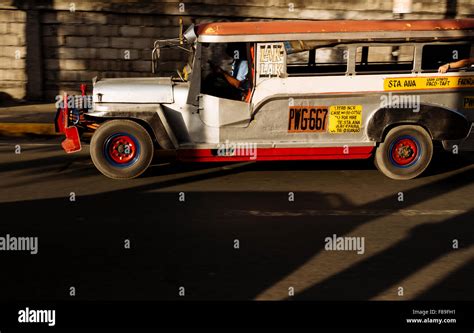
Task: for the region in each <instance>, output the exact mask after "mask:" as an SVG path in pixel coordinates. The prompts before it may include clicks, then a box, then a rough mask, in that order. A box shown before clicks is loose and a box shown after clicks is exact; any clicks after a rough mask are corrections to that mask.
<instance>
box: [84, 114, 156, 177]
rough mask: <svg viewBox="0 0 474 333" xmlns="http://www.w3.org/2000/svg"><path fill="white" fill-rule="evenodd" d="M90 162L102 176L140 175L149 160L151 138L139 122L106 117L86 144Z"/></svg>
mask: <svg viewBox="0 0 474 333" xmlns="http://www.w3.org/2000/svg"><path fill="white" fill-rule="evenodd" d="M90 152H91V158H92V162H93V163H94V165H95V166H96V168H97V169H98V170H99V171H100V172H102V173H103V174H104V175H105V176H107V177H109V178H113V179H131V178H135V177H138V176H140V175H141V174H142V173H143V172H145V170H146V169H147V168H148V167H149V165H150V163H151V161H152V159H153V153H154V148H153V141H152V139H151V137H150V135H149V134H148V132H147V131H146V129H145V128H143V127H142V126H141V125H140V124H138V123H136V122H134V121H131V120H109V121H106V122H105V123H103V124H102V125H100V126H99V128H98V129H97V130H96V131H95V133H94V135H93V136H92V139H91V143H90Z"/></svg>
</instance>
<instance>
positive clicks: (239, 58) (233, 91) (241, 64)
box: [203, 43, 250, 100]
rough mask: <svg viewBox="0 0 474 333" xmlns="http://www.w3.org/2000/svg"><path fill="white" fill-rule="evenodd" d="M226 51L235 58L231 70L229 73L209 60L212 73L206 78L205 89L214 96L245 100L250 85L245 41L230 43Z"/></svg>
mask: <svg viewBox="0 0 474 333" xmlns="http://www.w3.org/2000/svg"><path fill="white" fill-rule="evenodd" d="M225 53H226V55H228V56H229V57H231V58H232V59H233V60H232V70H231V72H230V73H228V72H226V71H225V70H223V69H222V68H221V67H219V66H218V65H216V64H215V63H213V62H212V61H209V62H208V63H209V65H210V66H211V70H212V73H211V74H209V75H208V77H207V78H206V79H205V81H204V84H203V90H206V92H205V93H208V94H210V95H213V96H217V97H223V98H229V99H236V100H243V99H244V97H245V93H246V92H247V90H248V88H249V86H250V83H249V80H248V72H249V65H248V60H247V52H246V47H245V43H229V44H227V47H226V50H225Z"/></svg>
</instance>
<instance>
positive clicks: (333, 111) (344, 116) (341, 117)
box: [329, 105, 362, 133]
mask: <svg viewBox="0 0 474 333" xmlns="http://www.w3.org/2000/svg"><path fill="white" fill-rule="evenodd" d="M361 128H362V105H331V107H330V108H329V133H358V132H360V130H361Z"/></svg>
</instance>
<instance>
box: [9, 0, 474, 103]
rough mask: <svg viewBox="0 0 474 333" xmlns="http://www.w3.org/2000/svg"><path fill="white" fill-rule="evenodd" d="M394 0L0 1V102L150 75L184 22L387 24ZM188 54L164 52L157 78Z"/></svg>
mask: <svg viewBox="0 0 474 333" xmlns="http://www.w3.org/2000/svg"><path fill="white" fill-rule="evenodd" d="M413 10H414V12H413V14H409V15H406V18H407V19H410V18H444V17H474V0H457V1H456V0H454V1H453V0H414V7H413ZM391 11H392V1H387V0H366V1H362V0H319V1H302V0H293V1H282V0H250V1H224V0H199V1H183V2H179V1H166V0H164V1H163V0H162V1H157V0H149V1H141V2H140V1H136V2H129V1H125V0H120V1H119V0H113V1H109V2H102V1H93V0H92V1H77V2H74V1H71V0H67V1H65V0H56V1H53V0H39V1H28V0H23V1H21V0H14V1H5V0H0V102H1V101H2V99H3V100H5V99H6V98H8V97H13V98H15V99H25V98H27V99H45V100H51V99H52V98H54V96H56V95H57V94H60V93H61V92H62V91H65V90H66V91H68V92H71V93H77V92H78V87H79V83H84V82H86V83H89V82H90V80H91V79H92V78H93V77H94V76H96V75H100V76H101V77H130V76H151V75H152V74H151V73H150V69H151V64H150V59H151V49H152V45H153V41H154V40H155V39H158V38H170V37H176V36H178V32H179V18H180V17H182V18H183V20H184V24H185V25H189V24H190V23H192V22H193V23H200V22H205V21H216V20H249V19H265V20H266V19H389V18H392V12H391ZM185 59H186V55H185V54H184V53H181V52H166V53H163V57H162V60H163V61H164V63H163V66H162V67H161V74H170V73H172V72H174V71H175V70H176V68H180V67H181V66H182V63H183V61H185Z"/></svg>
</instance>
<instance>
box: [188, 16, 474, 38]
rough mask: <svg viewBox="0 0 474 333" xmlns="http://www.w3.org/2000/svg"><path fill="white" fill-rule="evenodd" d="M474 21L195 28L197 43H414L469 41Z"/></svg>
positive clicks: (330, 22) (326, 22)
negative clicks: (422, 41)
mask: <svg viewBox="0 0 474 333" xmlns="http://www.w3.org/2000/svg"><path fill="white" fill-rule="evenodd" d="M473 32H474V19H457V20H321V21H266V22H216V23H204V24H200V25H198V26H197V27H196V34H197V36H198V40H199V41H200V42H205V43H206V42H216V43H220V42H242V41H278V40H280V41H282V40H295V39H318V38H321V39H323V40H324V39H327V38H331V39H351V40H354V39H357V40H364V39H374V38H375V39H406V38H411V39H417V38H421V39H423V38H431V39H433V38H435V39H440V40H441V39H446V38H448V39H449V38H461V37H467V36H469V37H471V38H472V36H473ZM361 33H363V34H361Z"/></svg>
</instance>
